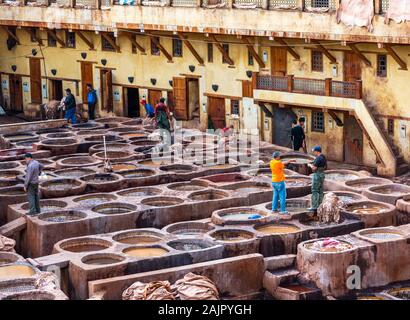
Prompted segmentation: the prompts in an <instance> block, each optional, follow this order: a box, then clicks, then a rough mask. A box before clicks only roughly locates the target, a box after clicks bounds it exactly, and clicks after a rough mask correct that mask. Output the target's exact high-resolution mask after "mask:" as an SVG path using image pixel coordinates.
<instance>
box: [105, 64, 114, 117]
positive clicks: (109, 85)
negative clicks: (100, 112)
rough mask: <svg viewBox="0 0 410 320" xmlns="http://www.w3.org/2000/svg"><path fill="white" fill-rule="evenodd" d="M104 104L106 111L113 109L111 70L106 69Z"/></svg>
mask: <svg viewBox="0 0 410 320" xmlns="http://www.w3.org/2000/svg"><path fill="white" fill-rule="evenodd" d="M105 90H106V91H105V92H106V95H105V106H106V109H107V111H108V112H112V111H113V110H114V104H113V98H112V72H111V70H107V72H106V73H105Z"/></svg>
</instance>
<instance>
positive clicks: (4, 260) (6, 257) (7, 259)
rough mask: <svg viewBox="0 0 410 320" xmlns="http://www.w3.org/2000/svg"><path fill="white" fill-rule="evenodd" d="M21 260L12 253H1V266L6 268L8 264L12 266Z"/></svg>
mask: <svg viewBox="0 0 410 320" xmlns="http://www.w3.org/2000/svg"><path fill="white" fill-rule="evenodd" d="M17 260H19V256H18V255H17V254H15V253H12V252H2V251H0V266H4V265H6V264H12V263H14V262H16V261H17ZM0 292H1V289H0Z"/></svg>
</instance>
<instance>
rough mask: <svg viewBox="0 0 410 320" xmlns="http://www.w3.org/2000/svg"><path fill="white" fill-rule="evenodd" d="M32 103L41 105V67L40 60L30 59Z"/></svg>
mask: <svg viewBox="0 0 410 320" xmlns="http://www.w3.org/2000/svg"><path fill="white" fill-rule="evenodd" d="M30 91H31V103H41V102H42V98H41V67H40V59H37V58H30Z"/></svg>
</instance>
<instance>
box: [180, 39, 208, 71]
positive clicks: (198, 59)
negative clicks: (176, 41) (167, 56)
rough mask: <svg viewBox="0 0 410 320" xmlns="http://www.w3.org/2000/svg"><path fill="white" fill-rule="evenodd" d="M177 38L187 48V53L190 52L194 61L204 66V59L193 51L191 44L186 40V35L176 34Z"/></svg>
mask: <svg viewBox="0 0 410 320" xmlns="http://www.w3.org/2000/svg"><path fill="white" fill-rule="evenodd" d="M178 37H179V38H180V39H181V40H182V42H183V43H184V44H185V45H186V46H187V48H188V49H189V51H191V53H192V55H193V56H194V57H195V59H196V60H197V61H198V62H199V64H200V65H201V66H202V65H204V59H202V57H201V56H200V55H199V53H198V52H197V51H196V50H195V48H194V47H193V46H192V44H191V42H189V40H188V38H187V36H186V35H184V34H183V33H180V32H178Z"/></svg>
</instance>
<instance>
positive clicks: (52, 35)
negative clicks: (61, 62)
mask: <svg viewBox="0 0 410 320" xmlns="http://www.w3.org/2000/svg"><path fill="white" fill-rule="evenodd" d="M47 34H48V35H50V36H51V37H52V38H53V39H54V40H55V41H57V42H58V43H59V44H60V45H61V47H62V48H64V47H65V42H64V41H63V40H62V39H60V38H59V37H58V36H57V32H56V31H55V30H51V29H47Z"/></svg>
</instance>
